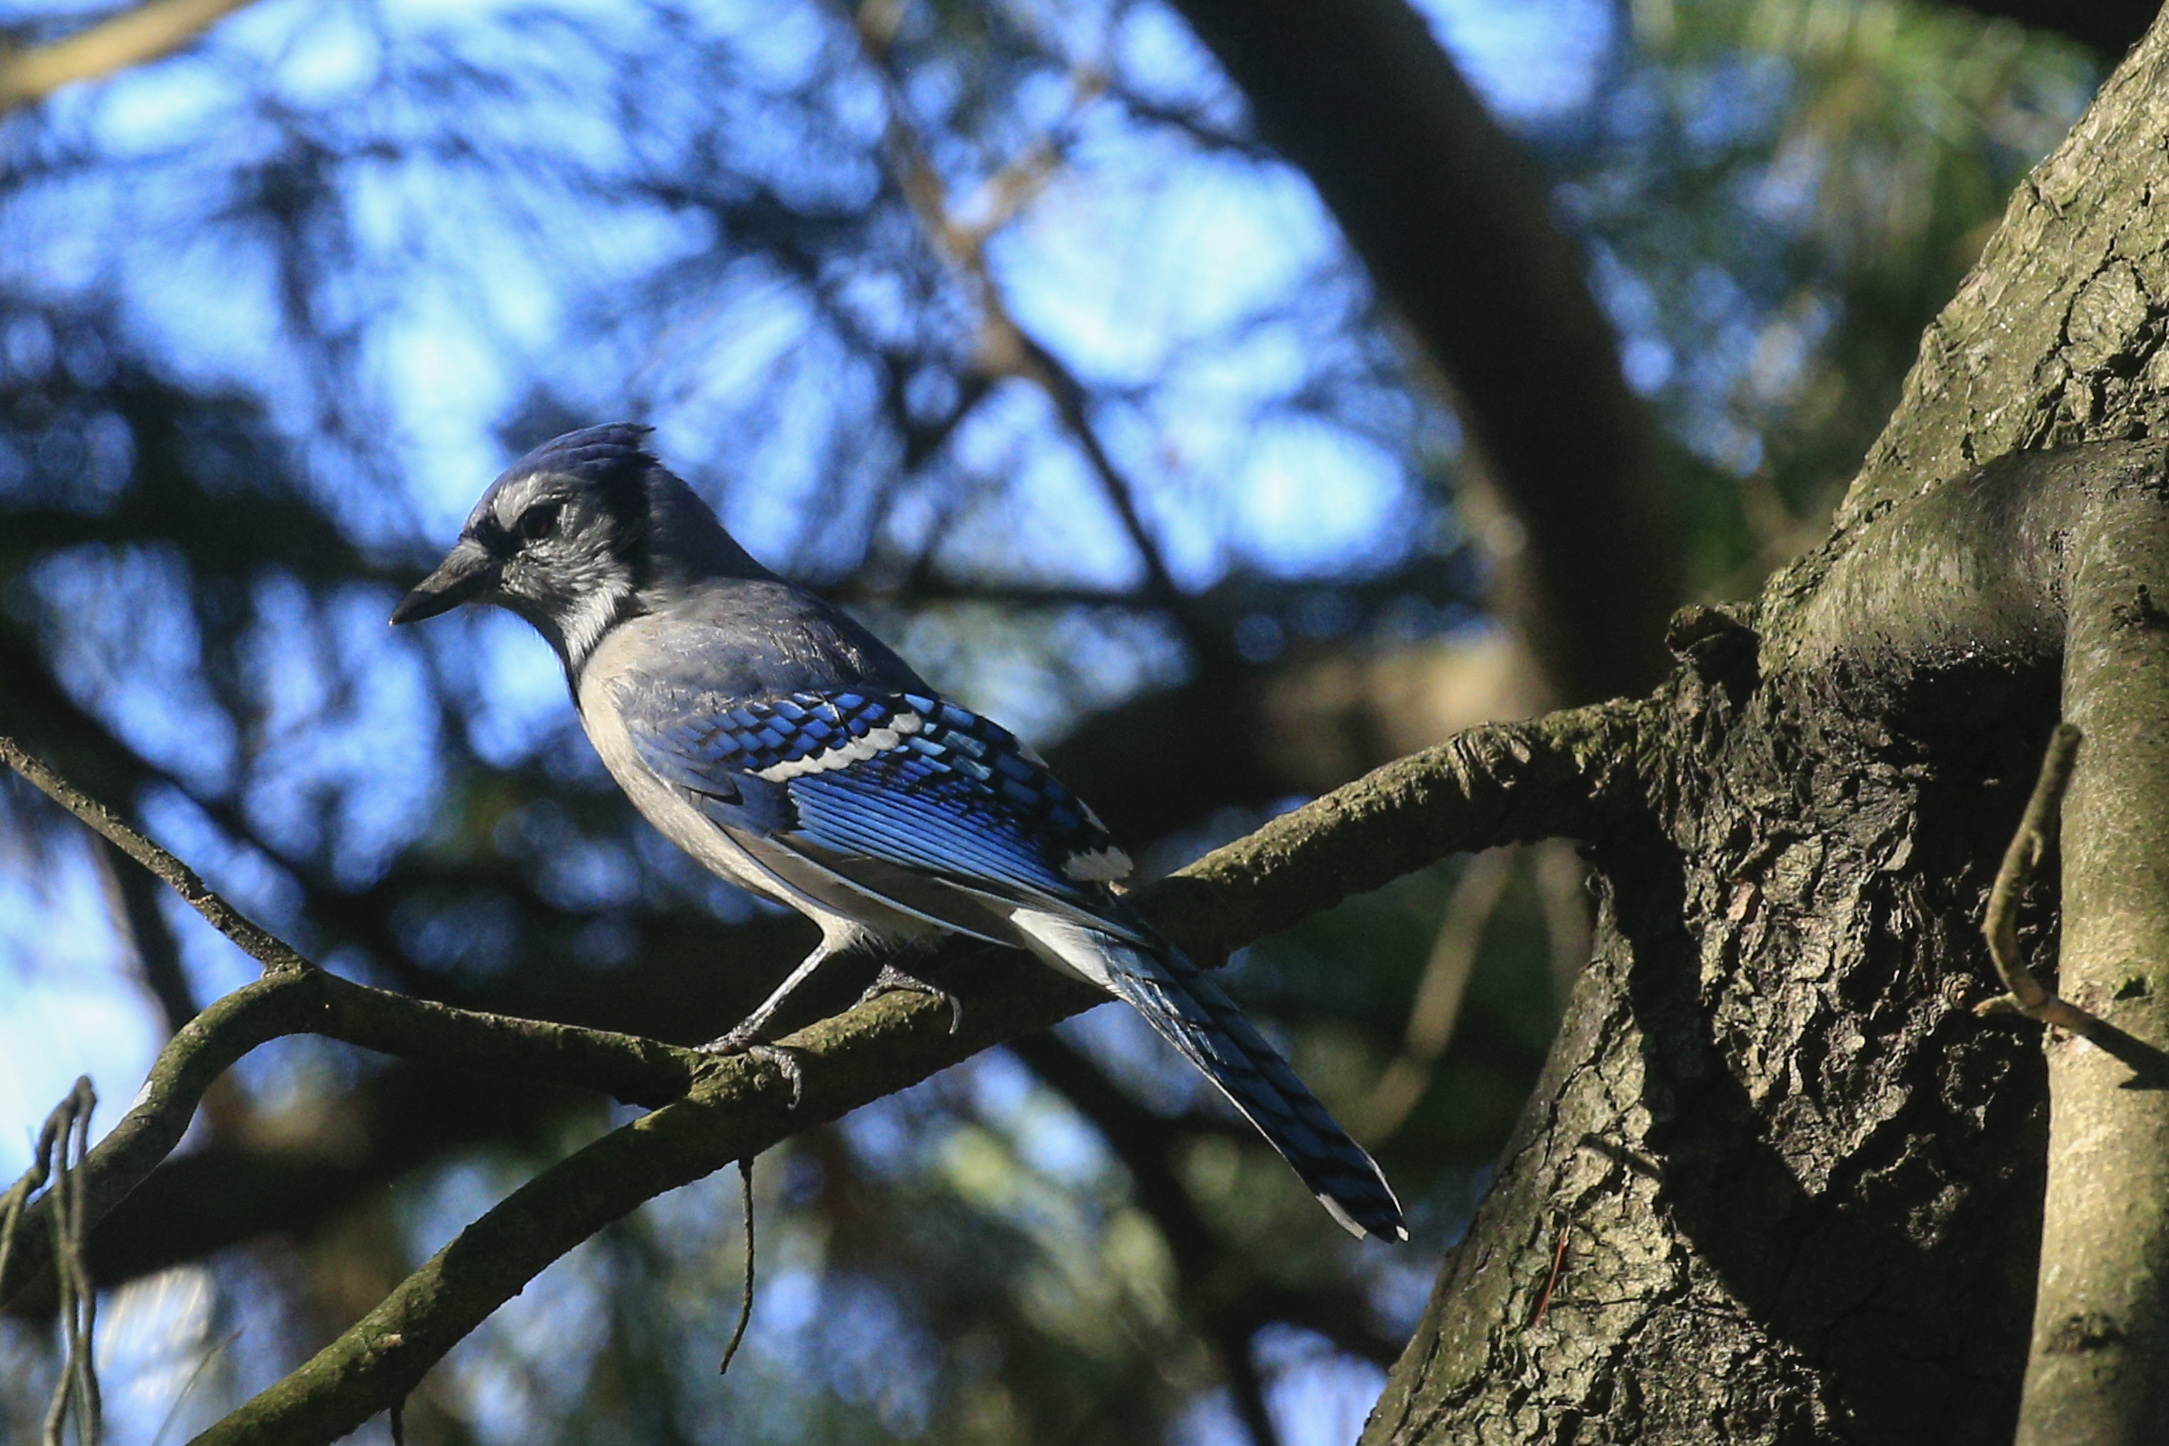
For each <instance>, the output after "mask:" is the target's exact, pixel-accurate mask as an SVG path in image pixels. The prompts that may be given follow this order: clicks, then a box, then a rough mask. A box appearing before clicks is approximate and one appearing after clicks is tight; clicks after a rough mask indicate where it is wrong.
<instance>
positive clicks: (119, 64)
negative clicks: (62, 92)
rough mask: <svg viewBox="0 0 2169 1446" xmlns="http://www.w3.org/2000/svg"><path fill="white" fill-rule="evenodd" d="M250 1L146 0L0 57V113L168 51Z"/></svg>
mask: <svg viewBox="0 0 2169 1446" xmlns="http://www.w3.org/2000/svg"><path fill="white" fill-rule="evenodd" d="M248 3H249V0H150V3H149V4H146V5H139V6H137V7H136V8H135V9H133V10H126V11H123V12H122V13H120V14H118V15H115V16H113V17H112V18H111V19H108V20H101V21H99V22H98V23H97V24H96V25H93V26H91V27H90V28H88V29H86V30H79V31H77V32H76V33H75V34H73V35H70V36H68V37H67V38H66V39H65V40H56V41H54V42H52V43H51V44H50V45H39V46H34V47H32V48H30V49H27V50H18V51H15V52H14V53H12V54H9V55H5V56H0V115H4V114H5V113H7V112H8V111H11V110H14V109H15V108H17V107H18V106H25V105H29V104H31V103H32V102H33V101H40V100H43V99H45V98H46V97H47V96H49V95H51V94H52V93H53V92H54V91H56V90H58V89H60V88H61V87H62V86H64V85H73V84H74V83H75V82H77V81H79V80H98V79H100V78H102V77H104V76H108V75H111V74H113V73H114V72H115V71H120V70H126V69H128V68H129V67H130V66H135V65H142V64H144V63H145V62H147V61H152V60H156V59H158V58H159V57H160V56H162V55H168V54H171V53H172V52H173V51H176V50H179V49H180V48H181V47H182V46H184V45H186V44H188V43H189V42H190V41H191V40H194V39H195V38H196V37H197V36H199V35H201V34H202V33H203V32H204V31H206V30H209V29H210V28H211V27H212V26H213V25H214V24H216V23H217V22H218V21H219V20H220V19H222V18H224V17H225V16H226V15H228V14H230V13H232V12H233V11H235V10H239V9H240V8H241V7H242V6H244V5H246V4H248Z"/></svg>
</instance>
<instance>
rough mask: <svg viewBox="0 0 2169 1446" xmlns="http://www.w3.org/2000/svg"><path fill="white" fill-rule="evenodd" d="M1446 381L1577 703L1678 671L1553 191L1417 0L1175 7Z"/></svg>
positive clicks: (1605, 375)
mask: <svg viewBox="0 0 2169 1446" xmlns="http://www.w3.org/2000/svg"><path fill="white" fill-rule="evenodd" d="M1176 8H1177V9H1178V10H1180V11H1181V12H1182V14H1183V16H1184V17H1185V18H1186V19H1187V20H1188V21H1189V22H1190V24H1191V25H1192V26H1193V27H1194V28H1195V29H1196V31H1197V34H1198V37H1199V39H1201V40H1203V41H1204V43H1205V44H1206V45H1207V46H1209V47H1210V48H1211V49H1212V52H1213V54H1214V55H1215V56H1216V57H1217V58H1218V59H1219V61H1220V63H1221V65H1223V66H1224V67H1226V69H1227V72H1228V75H1229V77H1230V78H1231V79H1233V80H1234V82H1235V84H1236V85H1238V86H1239V87H1241V89H1242V91H1243V94H1244V96H1245V98H1246V99H1248V101H1249V102H1250V109H1251V113H1252V115H1253V116H1254V117H1255V118H1256V120H1257V124H1258V129H1259V131H1260V132H1261V133H1262V134H1263V135H1264V136H1265V138H1266V139H1267V140H1268V141H1270V142H1272V144H1273V145H1274V146H1275V147H1276V148H1277V149H1278V150H1279V151H1280V152H1281V154H1283V155H1285V156H1286V157H1287V158H1288V159H1289V160H1290V161H1291V162H1293V163H1294V164H1295V165H1297V166H1299V167H1301V168H1302V170H1303V171H1304V173H1305V174H1306V175H1308V176H1309V177H1310V179H1311V182H1312V184H1313V185H1315V186H1316V187H1317V188H1318V194H1319V196H1320V197H1321V198H1322V199H1323V200H1324V202H1325V204H1326V205H1327V206H1328V207H1330V208H1331V209H1332V211H1333V215H1334V218H1335V219H1336V220H1338V221H1339V222H1340V225H1341V228H1342V230H1343V231H1345V232H1346V233H1347V236H1348V240H1349V244H1350V245H1352V246H1353V247H1354V248H1355V250H1356V252H1357V254H1358V255H1359V256H1361V257H1362V258H1363V262H1364V264H1365V265H1366V266H1367V267H1368V268H1369V270H1370V273H1371V276H1372V278H1373V280H1374V281H1375V282H1376V283H1377V285H1378V289H1379V290H1380V291H1381V292H1382V293H1384V295H1385V296H1386V297H1387V299H1388V300H1390V301H1391V302H1392V303H1393V304H1394V306H1395V308H1396V309H1397V310H1398V311H1399V312H1400V314H1401V316H1402V317H1403V319H1405V320H1406V322H1407V323H1408V325H1409V327H1410V329H1411V330H1412V331H1414V332H1415V334H1416V336H1417V337H1418V338H1419V339H1420V340H1421V341H1422V343H1423V345H1424V348H1425V349H1426V351H1427V352H1428V353H1429V354H1430V356H1431V357H1432V358H1433V359H1435V360H1436V362H1437V363H1438V365H1439V367H1440V369H1441V370H1442V371H1443V372H1444V374H1445V376H1446V379H1447V380H1448V381H1449V382H1450V383H1451V385H1452V387H1453V390H1454V392H1455V399H1456V401H1457V403H1458V410H1459V411H1460V413H1461V415H1462V417H1463V419H1464V420H1465V421H1467V423H1468V425H1469V429H1470V431H1471V432H1472V433H1473V435H1474V437H1475V439H1476V441H1477V444H1478V447H1479V449H1480V450H1481V452H1482V453H1483V456H1484V459H1485V461H1486V462H1487V464H1488V466H1489V470H1490V471H1491V473H1492V475H1493V477H1494V478H1495V480H1496V482H1497V484H1498V488H1499V491H1500V493H1501V494H1502V495H1503V496H1504V497H1505V499H1506V501H1507V503H1508V505H1509V506H1510V507H1511V509H1512V511H1513V513H1514V515H1515V516H1516V517H1517V518H1518V519H1519V520H1520V521H1521V522H1522V523H1523V524H1524V525H1525V526H1526V528H1527V530H1528V547H1527V551H1526V554H1525V555H1526V558H1527V561H1528V565H1529V571H1530V573H1531V575H1532V579H1533V583H1534V587H1533V592H1534V597H1533V598H1532V599H1531V603H1532V609H1533V612H1532V616H1531V617H1530V618H1528V619H1527V623H1526V625H1527V627H1528V629H1529V633H1530V641H1531V644H1532V646H1533V647H1534V648H1535V650H1536V652H1537V654H1538V656H1539V658H1540V659H1541V660H1542V662H1543V664H1544V667H1545V671H1546V673H1547V674H1548V675H1549V676H1550V677H1551V679H1552V680H1553V682H1554V684H1555V685H1556V686H1557V688H1558V689H1559V690H1560V694H1561V697H1562V698H1563V700H1564V701H1567V702H1585V701H1588V700H1590V699H1593V698H1608V697H1612V696H1615V695H1619V694H1626V693H1636V692H1640V691H1642V690H1644V689H1646V688H1648V687H1649V686H1651V685H1652V684H1653V683H1655V682H1656V681H1657V680H1658V679H1659V678H1661V677H1662V676H1663V674H1664V668H1665V663H1664V658H1663V650H1662V648H1661V647H1660V645H1659V643H1660V639H1661V638H1662V637H1663V635H1664V620H1665V615H1666V614H1667V613H1668V612H1669V611H1670V610H1671V608H1672V607H1673V605H1674V604H1675V603H1676V602H1677V600H1678V596H1679V588H1680V570H1681V562H1680V558H1679V555H1678V547H1677V540H1676V534H1675V533H1674V532H1673V531H1671V530H1668V529H1667V528H1666V527H1665V526H1664V524H1663V503H1662V498H1663V488H1662V486H1661V484H1660V482H1659V479H1658V478H1657V475H1656V469H1655V463H1654V456H1655V453H1654V444H1653V439H1652V434H1651V428H1650V423H1649V418H1648V415H1647V411H1646V409H1645V408H1644V406H1643V405H1642V402H1641V400H1640V399H1639V398H1638V397H1636V396H1635V395H1634V393H1633V392H1632V391H1631V390H1629V388H1628V386H1627V383H1626V379H1625V377H1624V376H1623V375H1622V373H1621V372H1620V369H1619V357H1618V342H1617V340H1616V339H1615V338H1614V336H1613V335H1612V329H1611V326H1610V324H1609V322H1607V321H1606V319H1605V317H1604V315H1603V313H1602V312H1601V311H1599V310H1598V308H1597V304H1596V301H1595V299H1594V298H1593V297H1592V296H1591V295H1590V292H1589V287H1588V283H1587V280H1586V268H1585V265H1584V262H1583V259H1582V257H1581V256H1580V254H1579V253H1578V250H1577V248H1576V247H1575V245H1574V244H1573V242H1572V241H1570V240H1569V239H1568V238H1567V237H1566V236H1564V235H1563V234H1562V233H1561V232H1560V231H1559V229H1558V228H1557V227H1556V226H1554V225H1553V224H1552V220H1551V214H1550V209H1549V205H1550V203H1549V199H1548V197H1547V196H1546V194H1545V190H1544V186H1543V183H1542V180H1541V178H1540V177H1539V176H1538V175H1537V174H1536V173H1535V171H1534V168H1532V167H1531V166H1530V165H1529V164H1528V161H1527V159H1526V158H1525V157H1524V156H1523V155H1522V154H1521V153H1520V150H1519V148H1518V147H1517V146H1516V145H1515V144H1514V141H1513V139H1512V138H1511V137H1509V136H1508V135H1507V134H1506V133H1505V132H1504V131H1503V130H1502V129H1500V127H1499V125H1498V123H1497V122H1496V121H1494V120H1493V119H1492V118H1491V116H1490V115H1489V114H1488V113H1486V111H1485V110H1484V107H1483V103H1482V102H1481V101H1479V100H1478V99H1477V98H1476V96H1475V94H1474V92H1472V91H1471V90H1470V89H1469V87H1468V84H1467V82H1466V81H1464V80H1463V79H1462V77H1461V74H1460V72H1459V71H1458V70H1457V69H1456V68H1455V66H1454V63H1453V61H1452V60H1451V59H1450V58H1449V57H1448V56H1447V54H1446V52H1445V51H1444V50H1443V49H1442V48H1440V46H1439V43H1438V41H1437V40H1436V39H1434V38H1433V36H1432V33H1431V29H1430V27H1429V25H1428V24H1427V22H1426V21H1425V20H1424V18H1423V16H1421V15H1420V14H1418V13H1417V12H1416V10H1415V9H1414V8H1413V7H1411V6H1410V5H1409V4H1408V3H1407V0H1339V3H1333V4H1328V3H1323V0H1177V4H1176Z"/></svg>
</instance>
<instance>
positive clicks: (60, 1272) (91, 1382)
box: [0, 1075, 104, 1446]
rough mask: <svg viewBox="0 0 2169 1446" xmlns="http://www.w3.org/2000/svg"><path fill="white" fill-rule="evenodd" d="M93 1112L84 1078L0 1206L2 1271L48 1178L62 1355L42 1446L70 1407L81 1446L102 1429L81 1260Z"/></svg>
mask: <svg viewBox="0 0 2169 1446" xmlns="http://www.w3.org/2000/svg"><path fill="white" fill-rule="evenodd" d="M97 1107H98V1092H97V1091H96V1090H94V1089H92V1088H91V1085H90V1077H89V1076H88V1075H84V1076H81V1077H79V1078H77V1080H76V1082H75V1088H73V1089H71V1090H69V1091H68V1095H67V1098H65V1099H63V1100H62V1101H61V1102H60V1103H59V1104H57V1105H55V1106H54V1107H53V1112H52V1113H51V1114H49V1115H47V1116H46V1117H45V1127H44V1128H43V1129H41V1130H40V1131H39V1132H38V1144H37V1150H36V1153H35V1155H34V1156H33V1158H32V1160H31V1162H30V1168H29V1169H27V1170H25V1171H24V1172H23V1174H22V1177H21V1178H20V1179H18V1180H17V1181H16V1182H15V1183H14V1184H13V1185H11V1186H9V1187H8V1190H7V1194H6V1195H5V1197H4V1204H0V1269H4V1268H5V1267H6V1263H7V1257H8V1255H9V1253H10V1252H11V1251H12V1250H13V1249H14V1245H15V1237H16V1233H17V1227H18V1225H19V1224H20V1223H21V1221H22V1218H23V1206H24V1202H25V1201H27V1200H28V1199H29V1197H30V1193H31V1192H32V1191H33V1190H36V1189H37V1188H38V1186H40V1185H41V1184H43V1183H44V1182H45V1181H46V1179H47V1178H48V1177H50V1178H51V1180H52V1188H51V1189H50V1190H47V1191H46V1192H45V1199H46V1201H47V1202H48V1205H47V1208H48V1209H49V1210H50V1211H51V1213H52V1217H53V1229H52V1231H51V1239H52V1246H53V1268H54V1271H55V1273H56V1274H57V1276H58V1277H59V1283H60V1331H61V1338H62V1340H63V1341H64V1342H65V1344H66V1347H67V1354H66V1358H65V1360H64V1361H63V1362H62V1364H61V1368H60V1381H59V1383H58V1384H57V1385H55V1386H54V1388H53V1403H52V1405H51V1406H50V1407H48V1408H47V1410H46V1413H45V1431H44V1434H43V1436H42V1438H41V1439H42V1440H43V1442H44V1446H62V1432H63V1431H65V1430H66V1428H67V1421H68V1408H69V1406H70V1405H71V1404H72V1405H73V1406H74V1408H75V1436H76V1441H77V1442H78V1443H79V1446H98V1437H99V1434H100V1433H101V1431H102V1430H103V1416H104V1411H103V1407H102V1404H101V1402H100V1400H99V1397H98V1369H97V1364H96V1362H95V1361H94V1360H93V1359H92V1355H91V1350H92V1346H93V1344H94V1342H95V1339H96V1336H97V1325H98V1293H97V1290H96V1288H95V1287H94V1286H93V1285H92V1284H91V1279H90V1269H89V1267H88V1266H87V1265H86V1264H85V1262H84V1240H85V1237H87V1236H88V1235H89V1233H90V1231H89V1226H88V1222H87V1220H86V1218H85V1217H86V1215H87V1214H88V1211H87V1209H86V1207H85V1202H84V1198H83V1168H82V1165H83V1160H84V1159H85V1157H87V1156H88V1155H89V1153H90V1116H91V1112H92V1111H93V1110H95V1109H96V1108H97ZM71 1162H72V1163H71Z"/></svg>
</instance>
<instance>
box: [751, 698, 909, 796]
mask: <svg viewBox="0 0 2169 1446" xmlns="http://www.w3.org/2000/svg"><path fill="white" fill-rule="evenodd" d="M925 726H926V720H925V719H923V718H921V717H920V716H919V715H918V714H916V713H899V714H897V715H896V716H895V717H894V718H891V719H890V720H889V723H888V726H887V727H885V728H876V729H873V730H872V731H870V732H868V733H867V734H866V736H865V737H863V738H854V739H852V740H851V741H850V742H849V743H841V744H838V745H837V746H836V747H834V748H824V749H822V750H821V751H820V752H819V753H809V754H807V755H806V756H805V757H804V758H789V759H785V760H784V761H783V762H781V763H772V764H770V765H769V766H768V767H766V768H763V769H760V770H758V771H756V772H755V773H754V775H753V776H754V777H755V778H765V779H767V780H768V781H769V782H770V783H782V782H784V781H786V780H788V779H793V778H802V777H804V776H805V775H806V774H809V773H827V772H829V771H830V770H831V769H837V768H849V767H850V766H851V765H852V764H854V763H864V762H865V761H866V760H867V759H869V758H872V757H874V756H875V755H876V754H880V753H886V752H888V751H889V750H890V749H891V748H894V747H896V746H897V745H898V744H900V743H902V742H903V741H904V739H905V738H907V737H909V736H910V735H911V734H913V733H916V732H918V731H919V730H920V729H921V728H924V727H925Z"/></svg>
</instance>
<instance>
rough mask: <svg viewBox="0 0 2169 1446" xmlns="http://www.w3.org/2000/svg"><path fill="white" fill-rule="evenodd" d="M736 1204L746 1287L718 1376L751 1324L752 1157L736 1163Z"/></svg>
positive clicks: (727, 1371) (726, 1372) (746, 1157)
mask: <svg viewBox="0 0 2169 1446" xmlns="http://www.w3.org/2000/svg"><path fill="white" fill-rule="evenodd" d="M738 1203H739V1205H740V1207H741V1208H743V1209H744V1211H745V1215H746V1285H745V1293H744V1294H743V1295H742V1296H740V1297H739V1301H738V1326H737V1328H736V1329H735V1330H733V1331H732V1332H731V1343H730V1344H729V1345H727V1346H725V1347H724V1348H723V1364H721V1365H719V1366H717V1367H716V1368H715V1373H716V1374H717V1375H719V1376H721V1375H727V1374H728V1373H729V1372H730V1368H731V1361H732V1359H733V1358H734V1357H736V1356H737V1354H738V1348H739V1347H740V1346H742V1345H744V1344H745V1341H746V1327H747V1326H749V1325H751V1324H753V1157H752V1156H751V1155H746V1156H744V1157H742V1158H741V1159H740V1160H739V1161H738Z"/></svg>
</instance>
